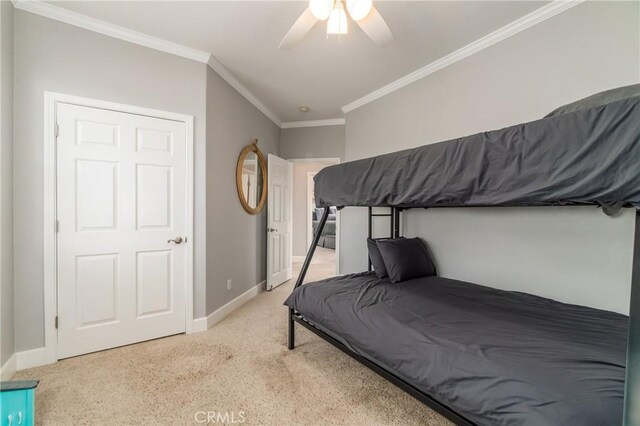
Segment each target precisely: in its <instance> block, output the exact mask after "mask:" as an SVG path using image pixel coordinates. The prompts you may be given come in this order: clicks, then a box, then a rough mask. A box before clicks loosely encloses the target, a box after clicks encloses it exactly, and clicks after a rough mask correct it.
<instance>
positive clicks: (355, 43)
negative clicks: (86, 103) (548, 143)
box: [55, 0, 546, 122]
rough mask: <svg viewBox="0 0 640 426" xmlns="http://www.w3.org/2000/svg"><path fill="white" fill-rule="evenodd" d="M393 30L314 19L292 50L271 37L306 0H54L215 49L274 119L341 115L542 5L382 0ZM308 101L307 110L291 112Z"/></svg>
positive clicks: (281, 30) (278, 34) (105, 18)
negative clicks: (381, 32) (342, 26)
mask: <svg viewBox="0 0 640 426" xmlns="http://www.w3.org/2000/svg"><path fill="white" fill-rule="evenodd" d="M374 4H375V6H376V8H377V9H378V10H379V12H380V13H381V14H382V16H383V17H384V19H385V20H386V21H387V24H388V25H389V27H390V28H391V31H392V32H393V34H394V36H395V42H394V43H392V44H391V45H390V46H387V47H385V48H379V47H377V46H376V45H375V44H374V43H373V42H371V40H369V39H368V38H367V36H366V35H365V34H364V33H363V32H362V31H361V30H360V28H358V27H357V25H355V24H354V23H353V22H352V21H350V22H349V24H350V27H349V34H348V35H346V36H342V37H341V38H340V40H339V41H338V39H337V38H336V37H335V36H332V37H331V38H329V39H327V36H326V33H325V32H326V26H325V25H326V24H324V23H322V22H319V23H318V24H316V26H315V27H314V28H313V29H312V30H311V32H310V33H309V34H308V35H307V37H306V38H305V39H304V40H303V41H302V42H301V43H299V44H298V45H296V46H295V47H294V48H293V49H292V50H279V49H278V44H279V43H280V41H281V39H282V37H284V35H285V34H286V32H287V31H288V29H289V27H290V26H291V25H292V24H293V23H294V22H295V20H296V19H297V18H298V16H299V15H300V14H301V13H302V12H303V11H304V9H305V8H306V7H307V2H306V1H209V2H205V1H198V2H192V1H142V2H134V1H129V2H104V1H65V2H58V1H56V2H55V5H57V6H59V7H63V8H66V9H69V10H72V11H75V12H78V13H82V14H84V15H87V16H90V17H93V18H97V19H101V20H103V21H106V22H109V23H112V24H116V25H119V26H122V27H125V28H128V29H132V30H135V31H139V32H142V33H146V34H148V35H152V36H155V37H158V38H162V39H165V40H168V41H171V42H174V43H178V44H181V45H184V46H188V47H191V48H194V49H199V50H203V51H205V52H209V53H212V54H213V55H214V56H215V57H216V58H217V59H218V60H219V61H220V62H221V63H222V64H223V65H224V66H225V67H226V68H227V69H228V70H229V71H230V72H231V73H232V74H233V75H234V76H235V77H236V78H237V79H238V80H239V81H240V82H241V83H242V84H243V85H244V86H245V87H246V88H247V89H249V91H251V92H252V93H253V94H254V95H255V97H257V98H258V99H259V100H260V101H261V102H262V103H264V104H265V105H266V106H267V107H268V108H269V109H270V110H271V111H273V112H274V113H275V114H276V115H277V116H278V118H279V119H280V120H282V121H285V122H288V121H299V120H320V119H330V118H340V117H342V116H343V114H342V112H341V110H340V108H341V107H342V106H344V105H347V104H349V103H351V102H353V101H355V100H356V99H359V98H361V97H362V96H364V95H366V94H368V93H370V92H372V91H374V90H376V89H378V88H380V87H382V86H384V85H386V84H388V83H391V82H392V81H394V80H397V79H398V78H400V77H403V76H405V75H406V74H409V73H411V72H412V71H415V70H416V69H418V68H421V67H423V66H425V65H427V64H429V63H431V62H433V61H435V60H437V59H438V58H441V57H442V56H445V55H446V54H448V53H451V52H452V51H454V50H456V49H459V48H461V47H463V46H464V45H466V44H468V43H470V42H472V41H474V40H477V39H478V38H480V37H482V36H484V35H486V34H488V33H490V32H492V31H494V30H497V29H498V28H500V27H502V26H504V25H506V24H508V23H510V22H512V21H514V20H516V19H518V18H520V17H522V16H524V15H526V14H527V13H530V12H532V11H534V10H536V9H538V8H540V7H542V6H544V5H545V4H546V2H541V1H494V2H486V1H381V0H374ZM302 105H304V106H308V107H309V108H310V109H311V110H310V111H309V112H308V113H301V112H299V111H298V107H299V106H302Z"/></svg>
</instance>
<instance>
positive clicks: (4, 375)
mask: <svg viewBox="0 0 640 426" xmlns="http://www.w3.org/2000/svg"><path fill="white" fill-rule="evenodd" d="M17 370H18V368H17V360H16V354H13V355H11V358H9V359H8V360H7V362H5V363H4V364H3V365H2V367H0V380H2V381H3V382H4V381H7V380H11V378H12V377H13V375H14V374H16V371H17Z"/></svg>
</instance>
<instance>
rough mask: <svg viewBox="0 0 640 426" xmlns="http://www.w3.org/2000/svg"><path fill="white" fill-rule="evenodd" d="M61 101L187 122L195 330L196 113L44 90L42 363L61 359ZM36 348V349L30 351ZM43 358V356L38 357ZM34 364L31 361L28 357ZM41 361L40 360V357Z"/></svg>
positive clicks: (189, 305)
mask: <svg viewBox="0 0 640 426" xmlns="http://www.w3.org/2000/svg"><path fill="white" fill-rule="evenodd" d="M58 103H66V104H73V105H80V106H86V107H93V108H100V109H106V110H112V111H118V112H124V113H129V114H137V115H143V116H147V117H155V118H161V119H165V120H174V121H178V122H182V123H184V124H185V132H186V134H185V142H186V157H187V158H186V162H187V164H186V173H187V179H186V184H187V203H186V204H187V205H186V206H185V209H186V215H187V225H186V228H187V229H186V232H185V235H186V237H187V243H186V248H187V259H186V261H187V268H186V269H187V270H186V281H187V282H186V283H185V285H186V294H185V297H186V308H185V311H186V313H185V331H186V333H192V332H194V330H193V327H194V321H193V293H194V289H193V285H194V279H193V275H194V274H193V243H194V241H193V235H194V230H193V217H194V204H193V191H194V144H195V140H194V133H193V132H194V128H193V117H192V116H189V115H184V114H177V113H173V112H166V111H160V110H154V109H150V108H143V107H137V106H131V105H125V104H119V103H115V102H108V101H102V100H97V99H90V98H83V97H79V96H71V95H65V94H62V93H54V92H45V93H44V330H45V333H44V335H45V341H44V347H43V348H40V349H34V351H40V350H42V351H44V352H43V353H42V354H38V355H37V356H38V357H42V359H43V362H41V363H40V364H38V365H42V364H50V363H54V362H56V361H57V360H58V353H57V352H58V332H57V330H56V328H55V317H56V315H57V314H58V313H57V279H56V277H57V243H56V242H57V234H56V230H55V223H56V219H57V217H56V178H55V177H56V149H55V146H56V144H55V138H56V136H55V123H56V107H57V104H58ZM27 352H29V353H30V352H33V351H27ZM30 356H31V355H24V353H22V352H21V353H20V355H19V356H18V369H19V370H20V369H22V368H29V367H21V365H23V364H22V363H21V358H24V357H27V358H25V359H31V358H29V357H30ZM34 356H35V355H34ZM38 359H40V358H38ZM24 362H25V363H26V364H25V365H27V364H28V365H29V366H31V362H30V361H29V362H27V361H24ZM38 362H40V361H38Z"/></svg>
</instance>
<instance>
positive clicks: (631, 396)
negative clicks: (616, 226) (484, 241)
mask: <svg viewBox="0 0 640 426" xmlns="http://www.w3.org/2000/svg"><path fill="white" fill-rule="evenodd" d="M388 208H390V209H391V211H390V213H374V212H373V208H372V207H368V209H369V220H368V229H369V232H368V235H369V238H371V237H372V235H373V218H375V217H388V218H389V221H390V227H389V235H390V236H392V237H396V238H397V237H399V236H400V217H401V212H402V211H403V210H406V208H400V207H388ZM329 210H330V209H329V207H325V208H324V211H323V214H322V218H321V219H320V223H319V224H318V228H317V229H316V233H315V235H314V237H313V242H312V243H311V247H309V251H308V252H307V256H306V257H305V260H304V263H303V265H302V269H301V270H300V275H298V279H297V280H296V283H295V286H294V290H295V289H296V288H298V287H300V286H301V285H302V283H303V282H304V278H305V276H306V275H307V270H308V269H309V265H310V264H311V259H312V258H313V255H314V253H315V251H316V246H317V244H318V241H319V239H320V235H322V230H323V229H324V226H325V224H326V222H327V218H328V217H329ZM368 269H369V271H370V270H371V260H370V259H369V263H368ZM288 323H289V337H288V347H289V349H294V348H295V323H298V324H300V325H302V326H303V327H305V328H306V329H308V330H310V331H311V332H313V333H315V334H316V335H317V336H319V337H321V338H322V339H324V340H326V341H327V342H329V343H331V344H332V345H333V346H335V347H336V348H338V349H340V350H341V351H342V352H344V353H346V354H347V355H349V356H350V357H352V358H353V359H355V360H356V361H358V362H360V363H361V364H363V365H365V366H366V367H368V368H370V369H371V370H373V371H374V372H376V373H378V374H379V375H380V376H382V377H383V378H385V379H387V380H388V381H389V382H391V383H393V384H394V385H396V386H398V387H399V388H400V389H402V390H404V391H405V392H407V393H408V394H410V395H411V396H413V397H414V398H416V399H417V400H419V401H420V402H422V403H424V404H425V405H427V406H428V407H429V408H431V409H433V410H434V411H436V412H438V413H439V414H441V415H442V416H444V417H446V418H447V419H449V420H451V421H452V422H454V423H455V424H458V425H465V426H466V425H474V424H475V423H473V422H472V421H470V420H469V419H467V418H465V417H464V416H463V415H461V414H460V413H458V412H456V411H455V410H454V409H452V408H451V407H448V406H447V405H445V404H443V403H441V402H439V401H438V400H436V399H434V398H433V397H432V396H430V395H429V394H427V393H425V392H423V391H421V390H420V389H418V388H416V387H415V386H413V385H412V384H410V383H409V382H407V381H405V380H403V379H401V378H400V377H398V376H396V375H395V374H393V373H392V372H390V371H388V370H387V369H385V368H384V367H382V366H380V365H378V364H377V363H375V362H374V361H371V360H370V359H368V358H365V357H363V356H362V355H360V354H358V353H356V352H354V351H352V350H351V349H349V348H348V347H347V346H345V345H344V344H343V343H341V342H340V341H338V340H337V339H335V338H334V337H332V336H330V335H329V334H327V333H325V332H324V331H322V330H320V329H319V328H317V327H316V326H314V325H313V324H312V323H310V322H309V321H307V320H306V319H305V318H304V317H303V316H302V315H301V314H300V313H298V312H296V311H294V310H293V309H289V314H288ZM624 395H625V397H624V415H623V425H624V426H634V425H636V426H637V425H639V424H640V210H636V216H635V232H634V248H633V266H632V276H631V295H630V307H629V337H628V340H627V365H626V379H625V392H624Z"/></svg>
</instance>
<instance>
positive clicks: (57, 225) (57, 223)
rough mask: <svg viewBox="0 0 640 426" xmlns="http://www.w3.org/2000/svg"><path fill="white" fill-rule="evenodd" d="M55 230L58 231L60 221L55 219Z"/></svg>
mask: <svg viewBox="0 0 640 426" xmlns="http://www.w3.org/2000/svg"><path fill="white" fill-rule="evenodd" d="M56 232H60V221H59V220H56Z"/></svg>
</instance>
